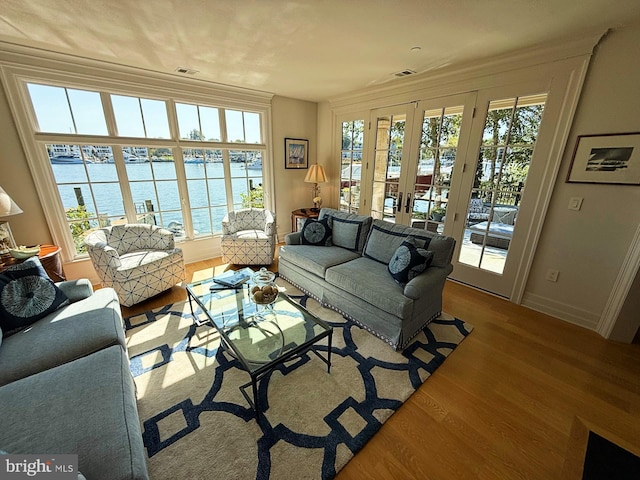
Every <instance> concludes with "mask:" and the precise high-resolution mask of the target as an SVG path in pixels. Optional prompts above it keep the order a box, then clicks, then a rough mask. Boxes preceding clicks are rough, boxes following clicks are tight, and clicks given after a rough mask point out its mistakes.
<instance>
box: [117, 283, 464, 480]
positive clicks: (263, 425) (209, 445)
mask: <svg viewBox="0 0 640 480" xmlns="http://www.w3.org/2000/svg"><path fill="white" fill-rule="evenodd" d="M277 283H278V285H279V286H280V287H281V288H280V290H281V291H284V292H285V293H286V294H288V295H289V296H290V297H291V298H292V299H294V300H295V301H298V302H299V303H300V304H301V305H302V306H304V307H305V308H307V309H308V310H309V311H310V312H311V313H313V314H315V315H316V316H318V317H319V318H321V319H323V320H325V321H326V322H327V323H329V324H330V325H331V326H332V327H333V342H332V350H331V373H327V366H326V365H325V364H324V363H323V362H322V361H321V360H320V359H319V358H317V357H316V356H315V355H313V354H312V353H311V352H308V353H307V354H304V355H302V356H301V357H299V358H296V359H293V360H291V361H290V362H288V363H285V364H282V365H280V366H279V367H278V368H276V369H275V370H274V371H273V372H272V373H271V374H269V375H268V376H266V377H265V378H264V379H263V380H262V381H261V382H260V383H259V389H258V401H259V402H260V405H261V406H262V409H263V410H264V409H265V408H266V411H264V414H263V415H261V416H260V417H259V419H258V420H256V419H255V416H254V413H253V410H252V409H251V407H250V406H249V404H248V403H247V402H246V400H245V398H244V397H243V396H242V393H241V392H240V390H239V389H238V386H239V385H242V384H244V383H246V382H247V381H248V380H249V375H248V374H247V373H246V372H245V371H244V370H242V369H241V368H240V364H239V362H238V361H237V360H236V359H234V358H233V357H232V356H231V355H229V354H228V353H227V352H226V351H225V350H224V349H223V348H221V347H220V337H219V335H218V334H217V332H216V330H215V329H214V328H213V327H211V326H209V325H203V326H196V325H195V324H194V323H193V319H192V317H191V311H190V309H189V302H188V301H187V302H180V303H175V304H173V305H166V306H164V307H161V308H158V309H155V310H152V311H148V312H145V313H143V314H140V315H135V316H132V317H129V318H126V319H125V323H126V327H127V332H126V335H127V345H128V350H129V356H130V358H131V370H132V373H133V376H134V380H135V383H136V387H137V397H138V413H139V416H140V421H141V422H142V429H143V440H144V445H145V449H146V452H147V457H148V458H147V465H148V468H149V475H150V478H152V479H153V480H165V479H166V480H169V479H171V480H174V479H178V480H179V479H194V478H195V479H200V478H202V479H203V478H212V479H214V478H215V479H258V480H267V479H271V480H279V479H287V480H289V479H291V480H294V479H318V478H322V479H331V478H333V477H334V476H335V475H336V474H337V473H338V471H339V470H340V469H341V468H342V467H344V466H345V465H346V463H347V462H348V461H349V459H350V458H352V457H353V456H354V455H355V453H356V452H358V450H360V449H361V448H362V447H363V446H364V445H365V443H366V442H367V441H368V440H369V439H370V438H371V437H372V436H373V435H374V434H375V433H376V432H377V431H378V430H379V429H380V427H381V426H382V424H383V423H384V422H385V421H386V420H387V419H388V418H389V417H390V416H391V415H392V414H393V413H394V412H395V411H396V410H397V409H398V408H400V406H401V405H402V403H403V402H404V401H406V400H407V398H409V396H410V395H411V394H412V393H413V392H414V391H415V390H416V389H417V388H418V387H419V386H420V385H421V384H422V383H423V382H424V381H425V380H427V378H428V377H429V376H430V375H431V374H432V373H433V372H434V371H435V370H436V369H437V368H438V367H439V366H440V365H441V364H442V363H443V362H444V360H445V359H446V357H447V356H448V355H449V354H450V353H451V352H453V350H454V349H455V348H456V347H457V346H458V345H459V344H460V342H462V340H464V338H465V337H466V336H467V335H468V334H469V333H470V332H471V330H472V329H473V327H472V326H471V325H469V324H468V323H465V322H463V321H462V320H459V319H456V318H453V317H451V316H449V315H446V314H443V315H442V316H441V317H440V318H438V319H436V320H434V321H433V322H432V323H431V324H429V325H428V326H427V327H426V328H425V329H424V331H423V332H422V333H420V334H419V335H418V336H416V337H415V339H414V340H413V341H412V343H411V344H409V346H407V348H405V349H404V351H402V352H396V351H394V350H393V349H392V348H391V347H390V346H388V345H387V344H386V343H384V342H383V341H381V340H379V339H378V338H377V337H375V336H374V335H372V334H370V333H368V332H367V331H366V330H364V329H362V328H361V327H359V326H358V325H356V324H355V323H353V322H351V321H350V320H348V319H345V318H344V317H342V315H340V314H339V313H337V312H335V311H333V310H330V309H328V308H324V307H322V306H321V305H320V304H319V303H318V302H317V301H316V300H314V299H313V298H311V297H308V296H307V295H304V294H303V293H302V292H300V290H298V289H296V288H295V287H293V286H292V285H291V284H289V283H287V282H286V281H284V280H283V279H281V278H278V279H277ZM316 349H317V350H318V351H319V352H320V353H321V354H322V355H323V356H324V355H326V350H327V343H326V341H325V340H322V341H320V342H319V344H318V345H317V346H316Z"/></svg>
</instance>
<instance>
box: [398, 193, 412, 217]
mask: <svg viewBox="0 0 640 480" xmlns="http://www.w3.org/2000/svg"><path fill="white" fill-rule="evenodd" d="M400 208H402V206H400ZM410 208H411V194H410V193H407V204H406V205H405V207H404V212H405V213H409V209H410Z"/></svg>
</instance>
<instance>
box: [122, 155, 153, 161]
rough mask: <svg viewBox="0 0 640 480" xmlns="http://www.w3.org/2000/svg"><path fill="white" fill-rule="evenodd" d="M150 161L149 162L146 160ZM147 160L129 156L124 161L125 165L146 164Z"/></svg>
mask: <svg viewBox="0 0 640 480" xmlns="http://www.w3.org/2000/svg"><path fill="white" fill-rule="evenodd" d="M146 161H148V160H146ZM144 162H145V160H143V159H142V158H140V157H136V156H135V155H129V156H128V157H126V158H125V159H124V163H144Z"/></svg>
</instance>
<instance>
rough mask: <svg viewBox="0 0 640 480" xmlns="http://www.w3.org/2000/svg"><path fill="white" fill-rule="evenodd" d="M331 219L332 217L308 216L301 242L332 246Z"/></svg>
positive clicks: (301, 234)
mask: <svg viewBox="0 0 640 480" xmlns="http://www.w3.org/2000/svg"><path fill="white" fill-rule="evenodd" d="M330 221H331V219H330V218H323V219H322V220H315V219H313V218H307V219H306V220H305V222H304V225H303V227H302V231H301V232H300V243H301V244H302V245H315V246H318V247H329V246H331V225H330Z"/></svg>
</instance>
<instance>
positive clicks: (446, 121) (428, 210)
mask: <svg viewBox="0 0 640 480" xmlns="http://www.w3.org/2000/svg"><path fill="white" fill-rule="evenodd" d="M463 109H464V107H462V106H459V107H449V108H438V109H433V110H426V111H425V112H424V115H423V119H422V132H421V135H420V146H419V152H420V153H419V155H420V156H419V158H418V167H417V170H416V175H415V179H414V182H413V187H412V190H413V199H414V200H413V209H412V213H411V226H413V227H416V228H425V229H427V230H430V231H433V232H438V233H442V232H443V230H444V220H445V216H446V211H447V204H448V201H449V190H450V187H451V174H452V173H453V167H454V164H455V160H456V155H457V149H458V139H459V138H460V126H461V125H462V112H463Z"/></svg>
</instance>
